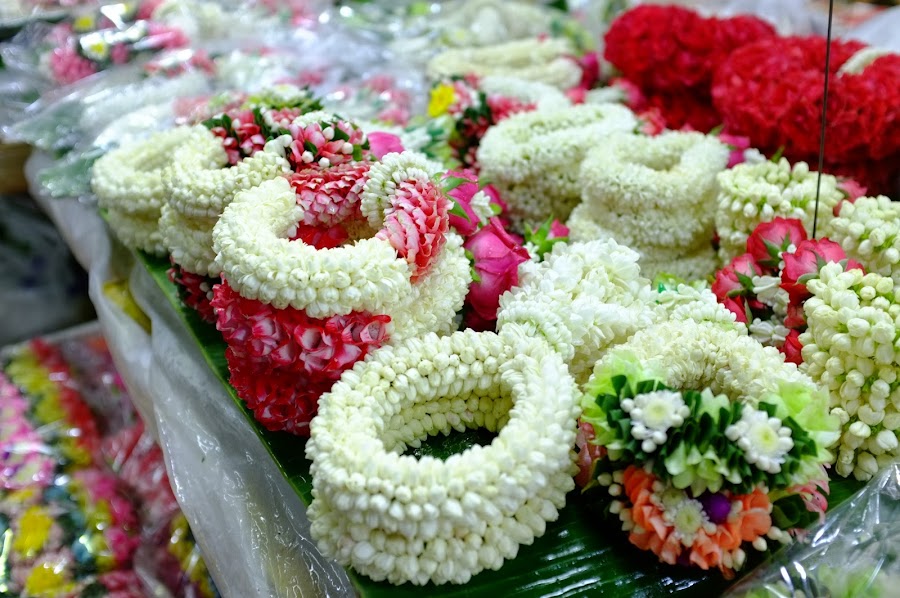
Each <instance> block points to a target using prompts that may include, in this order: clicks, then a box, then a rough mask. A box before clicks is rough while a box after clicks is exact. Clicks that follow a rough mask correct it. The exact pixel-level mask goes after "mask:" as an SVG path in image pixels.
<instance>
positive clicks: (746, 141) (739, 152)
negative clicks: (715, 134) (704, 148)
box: [719, 133, 750, 168]
mask: <svg viewBox="0 0 900 598" xmlns="http://www.w3.org/2000/svg"><path fill="white" fill-rule="evenodd" d="M719 141H721V142H722V143H724V144H726V145H728V146H729V147H731V153H730V154H729V155H728V166H727V168H731V167H732V166H737V165H738V164H741V163H742V162H744V150H746V149H748V148H749V147H750V138H749V137H743V136H741V135H731V134H729V133H720V134H719Z"/></svg>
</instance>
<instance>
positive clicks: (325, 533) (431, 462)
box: [306, 330, 577, 585]
mask: <svg viewBox="0 0 900 598" xmlns="http://www.w3.org/2000/svg"><path fill="white" fill-rule="evenodd" d="M574 393H575V384H574V382H573V381H572V379H571V377H570V376H569V375H568V373H567V372H566V368H565V366H564V365H563V363H562V360H561V359H560V357H559V355H558V354H556V353H555V352H554V351H552V350H551V349H550V348H549V347H548V346H547V345H546V344H544V343H542V342H540V341H536V340H534V339H530V338H528V337H527V336H525V335H522V334H515V333H514V332H513V331H512V330H510V331H509V333H508V334H505V335H500V336H497V335H495V334H492V333H475V332H471V331H463V332H457V333H454V334H453V335H451V336H447V337H442V338H441V337H437V336H436V335H433V334H429V335H426V336H424V337H421V338H416V339H410V340H409V341H407V342H406V343H404V344H402V345H400V346H397V347H391V348H385V349H383V350H381V351H378V352H377V353H375V354H373V355H372V357H371V359H369V360H367V361H366V362H365V363H363V364H360V365H358V366H357V367H356V368H354V370H352V371H350V372H347V373H346V374H345V375H344V377H343V378H342V380H341V381H340V382H339V383H338V384H336V385H335V386H334V388H333V389H332V392H331V393H330V394H328V395H327V396H326V397H325V400H323V401H322V406H321V410H320V412H319V415H318V417H316V419H315V420H314V421H313V423H312V436H311V438H310V440H309V442H308V443H307V445H306V454H307V457H308V458H309V459H311V460H312V466H311V468H310V471H311V473H312V475H313V496H314V500H313V503H312V505H310V508H309V511H308V513H309V517H310V521H311V532H312V535H313V537H314V538H315V539H316V540H317V542H318V546H319V550H320V551H321V552H322V553H323V554H324V555H326V556H328V557H331V558H334V559H336V560H337V561H338V562H339V563H341V564H343V565H350V566H352V567H353V568H354V569H355V570H357V571H359V572H361V573H363V574H365V575H367V576H369V577H371V578H372V579H373V580H376V581H380V580H385V579H386V580H388V581H389V582H391V583H395V584H400V583H404V582H412V583H414V584H416V585H424V584H426V583H428V582H433V583H435V584H443V583H448V582H449V583H466V582H468V581H469V579H470V578H471V577H472V576H473V575H475V574H477V573H478V572H480V571H482V570H483V569H498V568H500V566H501V565H502V563H503V561H504V560H507V559H511V558H514V557H515V556H516V554H517V552H518V548H519V546H520V545H522V544H530V543H531V542H532V541H533V540H534V538H535V537H538V536H541V535H542V534H543V533H544V531H545V529H546V522H547V521H553V520H555V519H556V517H557V512H558V510H559V509H560V508H562V506H563V505H564V504H565V496H566V493H567V492H568V491H569V490H571V489H572V488H573V487H574V484H573V482H572V477H571V476H572V474H573V470H574V467H573V464H572V451H571V446H572V444H573V442H574V440H575V416H576V413H577V409H576V407H575V400H574ZM481 427H484V428H487V429H488V430H490V431H497V432H498V436H497V438H496V439H495V440H494V441H493V442H492V443H491V444H490V445H488V446H475V447H472V448H470V449H468V450H466V451H465V452H463V453H462V454H457V455H453V456H451V457H450V458H449V459H447V460H446V461H441V460H438V459H436V458H433V457H423V458H421V459H417V458H415V457H412V456H403V455H401V454H399V453H400V451H402V450H403V448H404V447H406V446H410V445H411V446H417V445H418V444H419V442H420V441H421V440H423V439H425V438H426V437H428V436H433V435H436V434H438V433H444V434H447V433H449V432H450V431H451V430H453V429H456V430H464V429H466V428H481ZM536 449H537V450H536ZM358 455H367V456H368V457H367V459H366V460H365V462H363V461H360V460H359V459H358Z"/></svg>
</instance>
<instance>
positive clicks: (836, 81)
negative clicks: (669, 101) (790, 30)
mask: <svg viewBox="0 0 900 598" xmlns="http://www.w3.org/2000/svg"><path fill="white" fill-rule="evenodd" d="M830 49H831V61H830V69H831V72H830V87H829V92H828V109H827V114H826V116H827V119H826V121H827V128H826V131H825V139H826V146H825V168H826V170H827V171H828V172H832V173H835V174H840V175H845V176H850V177H852V178H854V179H856V180H858V181H859V182H860V183H862V184H863V185H864V186H866V187H868V188H869V189H870V190H874V191H877V192H891V191H893V185H894V183H895V179H896V176H897V173H898V167H897V164H900V129H898V127H900V124H898V123H900V94H898V93H897V81H898V80H900V55H898V54H892V53H886V52H884V51H881V50H877V49H873V48H867V47H866V46H864V45H863V44H862V43H860V42H857V41H852V40H850V41H833V42H831V48H830ZM825 50H826V45H825V40H824V39H823V38H821V37H810V38H799V37H787V38H777V37H773V38H767V39H763V40H759V41H757V42H755V43H752V44H748V45H746V46H743V47H741V48H739V49H737V50H736V51H734V52H733V53H732V54H731V55H730V56H729V57H728V59H727V60H725V61H724V62H723V63H722V66H721V69H720V70H719V71H718V72H717V74H716V77H715V80H714V83H713V87H712V95H713V101H714V103H715V106H716V108H717V109H718V111H719V113H720V114H721V115H722V120H723V122H724V123H725V126H726V127H727V129H728V130H729V131H731V132H733V133H735V134H738V135H746V136H748V137H749V138H750V140H751V142H752V144H753V145H754V146H755V147H758V148H759V149H761V150H762V151H763V152H766V153H770V152H775V151H777V150H778V149H779V148H784V149H783V151H784V155H785V156H786V157H787V158H789V159H790V160H791V161H799V160H805V161H807V162H810V163H812V162H814V161H815V159H816V157H817V156H818V153H819V125H820V120H821V116H822V114H821V113H822V93H823V84H824V73H823V68H822V65H823V64H824V62H825Z"/></svg>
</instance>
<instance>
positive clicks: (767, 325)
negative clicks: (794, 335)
mask: <svg viewBox="0 0 900 598" xmlns="http://www.w3.org/2000/svg"><path fill="white" fill-rule="evenodd" d="M747 329H748V330H749V331H750V336H752V337H753V338H755V339H756V341H757V342H759V343H760V344H762V345H766V346H772V347H781V346H782V345H784V341H785V340H787V337H788V335H789V334H790V333H791V329H790V328H788V327H787V326H785V325H784V324H783V323H782V322H780V321H779V320H778V319H777V318H773V319H771V320H760V319H759V318H753V321H752V322H750V325H749V326H747Z"/></svg>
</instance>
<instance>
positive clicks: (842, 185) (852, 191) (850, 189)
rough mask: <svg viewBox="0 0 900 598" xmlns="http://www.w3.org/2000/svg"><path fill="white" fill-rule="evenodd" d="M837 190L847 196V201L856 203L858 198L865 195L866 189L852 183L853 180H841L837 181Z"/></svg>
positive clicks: (854, 182)
mask: <svg viewBox="0 0 900 598" xmlns="http://www.w3.org/2000/svg"><path fill="white" fill-rule="evenodd" d="M838 189H840V190H841V191H843V192H844V195H846V196H847V199H848V200H850V201H856V200H857V199H859V198H860V197H863V196H864V195H865V194H866V191H867V189H866V188H865V187H864V186H862V185H860V184H859V183H857V182H856V181H854V180H853V179H846V178H842V179H840V180H839V181H838Z"/></svg>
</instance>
